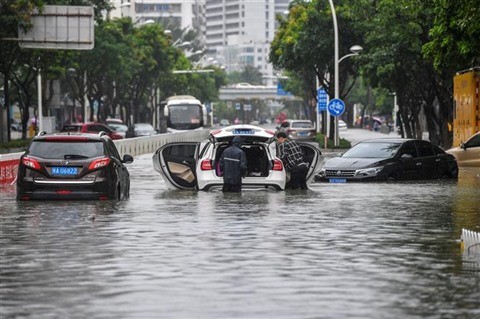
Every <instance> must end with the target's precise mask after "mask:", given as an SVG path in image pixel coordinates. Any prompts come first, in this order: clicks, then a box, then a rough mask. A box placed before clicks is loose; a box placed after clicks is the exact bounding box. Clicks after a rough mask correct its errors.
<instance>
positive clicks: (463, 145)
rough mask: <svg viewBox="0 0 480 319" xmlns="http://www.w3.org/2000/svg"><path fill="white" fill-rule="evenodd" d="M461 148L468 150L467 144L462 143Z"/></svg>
mask: <svg viewBox="0 0 480 319" xmlns="http://www.w3.org/2000/svg"><path fill="white" fill-rule="evenodd" d="M460 148H462V149H464V150H466V149H467V144H466V143H463V142H462V143H460Z"/></svg>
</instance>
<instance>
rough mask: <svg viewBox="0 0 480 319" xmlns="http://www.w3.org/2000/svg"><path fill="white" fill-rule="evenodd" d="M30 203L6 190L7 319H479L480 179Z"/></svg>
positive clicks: (137, 172) (153, 190)
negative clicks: (466, 232) (466, 244)
mask: <svg viewBox="0 0 480 319" xmlns="http://www.w3.org/2000/svg"><path fill="white" fill-rule="evenodd" d="M129 170H130V173H131V178H132V185H131V195H130V199H129V200H128V201H124V202H120V203H112V202H80V201H73V202H50V201H44V202H25V203H17V202H16V201H15V194H14V192H13V191H5V190H2V192H1V193H0V198H1V201H2V207H1V213H0V244H1V247H0V317H1V318H479V317H480V301H479V300H480V270H479V263H480V260H478V259H475V258H471V259H469V258H466V257H465V256H462V254H461V251H460V244H459V239H460V235H461V230H462V228H467V229H470V230H473V231H476V232H478V231H480V174H479V172H478V171H462V172H461V173H462V174H464V176H463V177H462V176H461V179H460V180H459V181H458V182H457V181H428V182H401V183H369V184H362V183H352V184H327V183H315V184H312V186H311V189H310V190H308V191H285V192H277V191H273V190H263V189H261V190H258V191H244V192H243V193H242V194H241V195H239V194H223V193H221V192H219V191H212V192H193V191H192V192H190V191H168V190H166V189H165V184H164V182H163V180H162V179H161V177H160V175H158V174H157V173H156V172H155V171H154V169H153V167H152V162H151V154H146V155H142V156H138V157H136V158H135V162H134V163H133V164H132V165H130V166H129Z"/></svg>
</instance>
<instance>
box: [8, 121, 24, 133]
mask: <svg viewBox="0 0 480 319" xmlns="http://www.w3.org/2000/svg"><path fill="white" fill-rule="evenodd" d="M10 129H11V130H12V131H15V132H21V131H22V125H21V124H20V123H18V122H17V121H16V120H12V121H11V122H10Z"/></svg>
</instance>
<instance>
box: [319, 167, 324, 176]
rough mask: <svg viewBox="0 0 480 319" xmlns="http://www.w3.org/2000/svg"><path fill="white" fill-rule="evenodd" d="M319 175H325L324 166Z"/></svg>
mask: <svg viewBox="0 0 480 319" xmlns="http://www.w3.org/2000/svg"><path fill="white" fill-rule="evenodd" d="M318 175H320V176H322V177H325V168H322V169H321V170H320V172H318Z"/></svg>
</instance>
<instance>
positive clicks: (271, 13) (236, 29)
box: [111, 0, 291, 85]
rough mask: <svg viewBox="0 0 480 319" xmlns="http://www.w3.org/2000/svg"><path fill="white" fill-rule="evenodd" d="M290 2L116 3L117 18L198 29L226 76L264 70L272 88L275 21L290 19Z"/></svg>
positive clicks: (181, 0)
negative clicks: (270, 59)
mask: <svg viewBox="0 0 480 319" xmlns="http://www.w3.org/2000/svg"><path fill="white" fill-rule="evenodd" d="M290 2H291V0H132V1H126V0H116V1H114V4H115V6H116V7H117V9H116V10H115V11H114V12H113V13H112V14H111V16H112V17H119V16H130V17H132V19H133V21H134V22H136V23H144V22H145V21H148V20H153V21H156V22H159V23H162V25H164V26H166V27H168V26H171V25H172V23H174V25H175V26H177V27H178V28H181V29H187V28H189V27H193V28H194V29H196V30H199V31H200V32H199V34H201V35H202V36H203V37H204V39H203V40H204V43H205V44H206V49H207V57H210V58H211V59H214V60H216V61H218V64H220V65H223V66H225V70H226V71H227V72H232V71H242V70H243V68H244V67H245V66H247V65H249V66H253V67H256V68H258V69H259V71H260V72H261V73H262V74H263V75H264V78H265V79H266V83H265V84H267V85H272V84H273V80H274V78H275V77H274V74H273V73H274V72H273V71H274V70H273V67H272V65H271V64H270V63H268V55H269V50H270V43H271V41H272V40H273V38H274V35H275V30H276V27H277V26H276V19H275V17H276V15H278V14H280V15H286V14H287V13H288V12H287V10H288V5H289V3H290Z"/></svg>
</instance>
